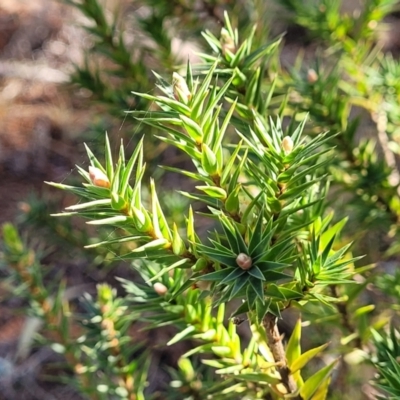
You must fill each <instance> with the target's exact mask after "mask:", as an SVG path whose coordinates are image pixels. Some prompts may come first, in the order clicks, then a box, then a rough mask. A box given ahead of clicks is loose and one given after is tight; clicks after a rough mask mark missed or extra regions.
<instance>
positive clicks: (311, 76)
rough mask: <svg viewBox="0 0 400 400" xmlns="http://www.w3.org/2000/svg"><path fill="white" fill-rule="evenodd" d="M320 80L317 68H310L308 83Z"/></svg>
mask: <svg viewBox="0 0 400 400" xmlns="http://www.w3.org/2000/svg"><path fill="white" fill-rule="evenodd" d="M317 80H318V74H317V73H316V72H315V69H312V68H311V69H309V70H308V71H307V81H308V83H311V84H312V83H315V82H317Z"/></svg>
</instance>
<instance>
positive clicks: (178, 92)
mask: <svg viewBox="0 0 400 400" xmlns="http://www.w3.org/2000/svg"><path fill="white" fill-rule="evenodd" d="M172 89H173V92H174V97H175V99H176V100H180V101H183V102H184V103H187V102H188V101H189V100H190V98H191V97H192V94H191V93H190V90H189V88H188V85H187V83H186V81H185V79H184V78H183V77H182V76H180V75H179V74H178V73H176V72H174V73H173V74H172Z"/></svg>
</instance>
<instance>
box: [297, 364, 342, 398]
mask: <svg viewBox="0 0 400 400" xmlns="http://www.w3.org/2000/svg"><path fill="white" fill-rule="evenodd" d="M337 361H338V360H335V361H334V362H333V363H332V364H329V365H327V366H326V367H324V368H322V369H321V370H319V371H318V372H316V373H315V374H314V375H313V376H311V377H310V378H308V379H307V380H306V382H305V383H304V385H303V386H302V387H301V388H300V396H301V397H302V399H303V400H310V399H312V397H313V395H314V394H315V393H317V391H318V389H319V387H320V386H321V385H323V384H325V382H326V380H328V379H329V375H330V373H331V372H332V369H333V367H334V366H335V364H336V363H337Z"/></svg>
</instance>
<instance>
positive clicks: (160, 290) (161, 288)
mask: <svg viewBox="0 0 400 400" xmlns="http://www.w3.org/2000/svg"><path fill="white" fill-rule="evenodd" d="M153 289H154V291H155V292H156V293H157V294H158V295H160V296H164V295H165V294H166V293H167V292H168V288H167V287H166V286H165V285H163V284H162V283H161V282H157V283H155V284H154V285H153Z"/></svg>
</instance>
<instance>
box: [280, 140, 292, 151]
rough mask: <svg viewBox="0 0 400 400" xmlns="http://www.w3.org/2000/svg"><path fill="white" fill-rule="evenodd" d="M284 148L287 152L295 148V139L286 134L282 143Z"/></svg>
mask: <svg viewBox="0 0 400 400" xmlns="http://www.w3.org/2000/svg"><path fill="white" fill-rule="evenodd" d="M281 146H282V149H283V151H284V152H285V154H290V153H291V152H292V150H293V140H292V138H291V137H290V136H285V137H284V138H283V139H282V143H281Z"/></svg>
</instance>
